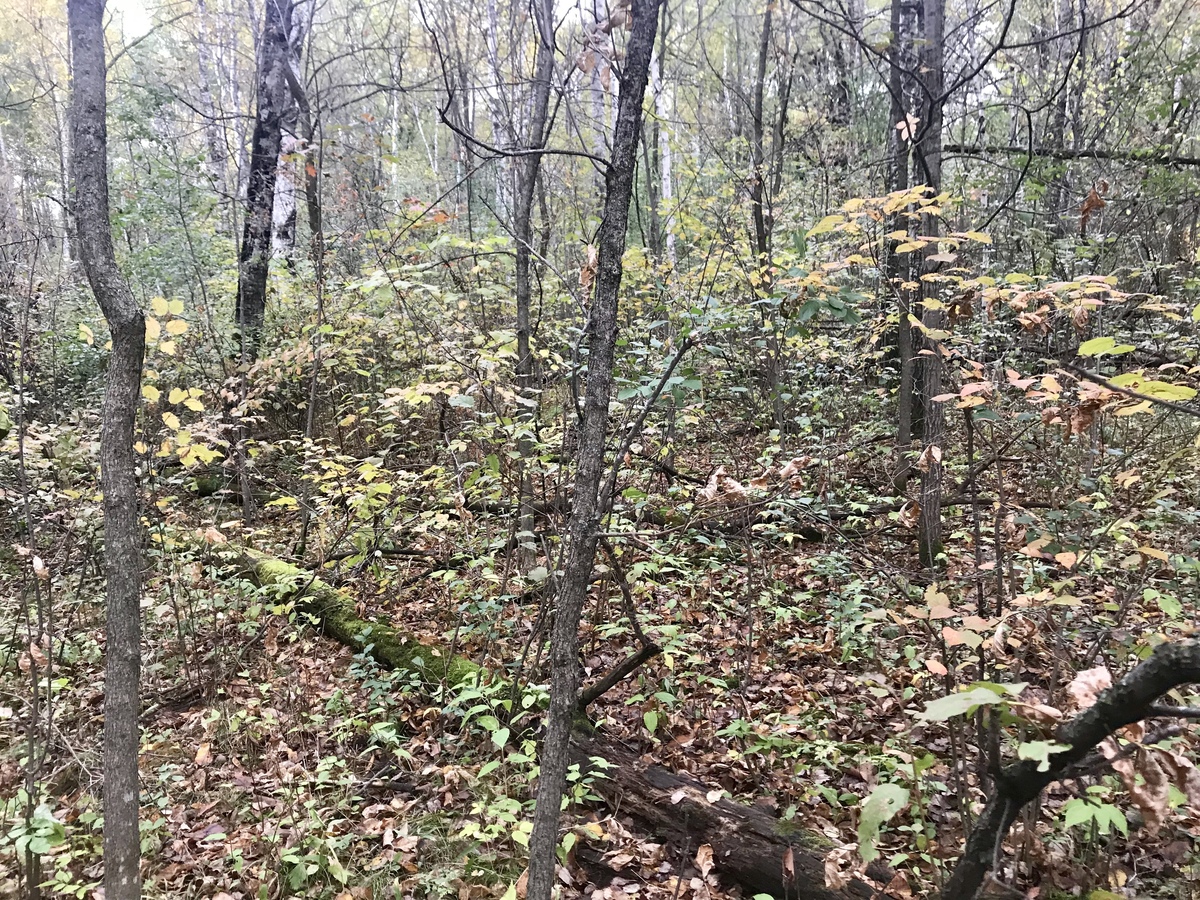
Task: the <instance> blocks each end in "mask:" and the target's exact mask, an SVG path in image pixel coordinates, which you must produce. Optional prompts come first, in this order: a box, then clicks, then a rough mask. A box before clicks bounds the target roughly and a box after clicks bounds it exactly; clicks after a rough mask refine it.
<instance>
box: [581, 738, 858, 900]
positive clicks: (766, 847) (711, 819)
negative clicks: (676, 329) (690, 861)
mask: <svg viewBox="0 0 1200 900" xmlns="http://www.w3.org/2000/svg"><path fill="white" fill-rule="evenodd" d="M571 751H572V755H573V759H572V762H575V763H578V764H579V767H580V771H583V772H591V773H594V774H595V775H597V776H603V777H597V778H595V780H594V781H593V782H592V784H591V787H592V790H593V791H595V792H596V793H597V794H598V795H599V796H600V797H602V798H603V799H604V801H605V803H606V804H607V805H608V807H609V808H610V809H612V810H615V811H618V812H619V813H620V814H621V815H627V816H629V817H631V818H632V819H634V820H636V821H637V822H639V823H640V824H642V825H643V826H645V827H647V828H648V829H649V830H650V831H651V832H653V833H654V834H655V835H656V836H657V837H659V838H662V839H664V840H666V841H669V842H670V843H671V844H673V845H675V846H676V847H677V848H682V849H683V851H684V852H686V853H687V854H688V857H689V858H690V857H691V856H692V855H694V854H695V852H696V850H697V849H698V848H699V847H700V846H701V845H703V844H708V845H709V846H710V847H712V851H713V854H712V855H713V863H714V865H715V867H716V869H717V871H718V872H720V874H721V876H722V877H723V878H725V879H726V880H728V881H732V882H735V883H737V884H739V885H741V886H742V888H743V889H746V891H747V893H748V894H769V895H770V896H772V897H775V898H779V900H782V898H789V900H860V898H867V897H872V896H875V895H876V891H875V890H874V889H873V888H872V887H871V886H870V885H868V884H867V883H866V882H864V881H859V880H852V881H851V882H850V884H849V885H847V886H846V887H845V888H843V889H840V890H834V889H832V888H827V887H826V886H825V854H826V852H827V851H829V850H831V849H833V846H834V845H833V844H832V843H831V842H830V841H829V840H828V839H826V838H825V837H824V836H823V835H821V834H818V833H817V832H814V831H812V830H811V829H808V828H804V827H803V826H798V825H796V824H794V823H791V822H786V821H784V820H782V819H777V818H775V817H774V816H772V815H771V814H770V813H769V812H767V811H766V810H764V809H759V808H757V807H754V806H747V805H745V804H741V803H735V802H734V801H732V800H725V799H721V800H717V801H716V802H715V803H713V802H710V801H709V800H708V797H707V795H708V793H709V790H710V789H709V787H707V786H705V785H704V784H702V783H701V782H699V781H697V780H696V779H695V778H692V777H691V776H689V775H685V774H680V773H678V772H673V771H671V770H670V769H666V768H663V767H662V766H657V765H653V764H647V763H645V762H643V761H642V760H641V758H640V757H639V756H638V755H637V754H635V753H631V752H630V751H628V750H626V749H623V748H621V747H619V746H617V745H616V744H614V743H613V742H612V741H610V740H605V739H603V738H601V737H596V736H586V735H581V734H576V735H575V737H574V738H573V740H572V744H571ZM595 757H600V758H602V759H604V760H606V761H607V762H608V763H609V766H608V767H600V766H596V765H594V764H593V763H592V759H593V758H595Z"/></svg>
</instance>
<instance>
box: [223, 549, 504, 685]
mask: <svg viewBox="0 0 1200 900" xmlns="http://www.w3.org/2000/svg"><path fill="white" fill-rule="evenodd" d="M241 563H242V566H243V568H244V569H245V571H246V572H247V574H249V575H250V577H251V578H252V579H253V580H254V581H255V583H256V584H260V585H262V586H263V587H273V588H278V589H280V593H281V597H282V598H283V599H285V600H292V601H294V602H295V604H296V609H297V610H299V611H301V612H304V613H308V614H309V615H311V616H313V617H314V618H316V619H317V620H318V621H319V622H320V626H321V630H322V631H323V632H324V633H325V634H327V635H329V636H330V637H331V638H333V639H334V640H336V641H338V642H340V643H342V644H345V645H346V646H347V647H351V648H353V649H355V650H358V651H362V650H364V649H367V650H368V653H367V655H368V656H370V657H371V658H372V659H374V660H375V661H376V662H378V663H379V664H380V665H382V666H387V667H388V668H389V669H395V670H397V671H400V672H409V673H413V674H416V675H419V676H421V677H422V678H423V679H425V680H426V681H429V682H433V683H439V684H440V683H442V682H447V683H449V684H451V685H455V684H461V683H462V682H464V681H467V680H468V679H471V678H476V677H478V676H479V675H480V674H481V671H482V670H481V668H480V667H479V666H478V665H476V664H475V663H473V662H471V661H470V660H469V659H466V658H465V657H462V656H455V655H452V654H450V653H448V652H446V651H444V650H442V649H441V648H439V647H432V646H430V645H428V644H426V643H423V642H421V641H420V640H418V639H417V638H416V637H415V636H414V635H410V634H405V633H404V632H402V631H400V630H398V629H396V628H393V627H392V626H391V625H389V624H387V623H386V622H369V621H367V620H366V619H363V618H362V617H361V616H360V615H359V614H358V611H357V608H356V604H355V602H354V599H353V598H352V597H350V596H349V595H348V594H347V593H345V592H344V591H341V590H338V589H337V588H335V587H333V586H332V585H330V584H328V583H326V582H324V581H322V580H321V579H320V578H317V577H316V576H315V575H313V573H311V572H307V571H305V570H304V569H300V568H297V567H296V566H293V565H291V564H290V563H286V562H284V561H283V560H280V559H275V558H274V557H271V556H267V555H266V554H263V553H258V552H256V551H253V550H243V551H241ZM368 648H369V649H368Z"/></svg>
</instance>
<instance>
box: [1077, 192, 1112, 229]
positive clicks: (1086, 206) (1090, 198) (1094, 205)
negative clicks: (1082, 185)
mask: <svg viewBox="0 0 1200 900" xmlns="http://www.w3.org/2000/svg"><path fill="white" fill-rule="evenodd" d="M1106 206H1108V203H1107V202H1106V201H1105V199H1104V198H1103V197H1101V196H1100V194H1099V192H1098V191H1097V190H1096V189H1095V188H1092V189H1091V190H1090V191H1089V192H1088V195H1087V198H1086V199H1085V200H1084V201H1083V205H1082V206H1080V207H1079V232H1080V234H1082V233H1083V232H1084V231H1085V230H1086V229H1087V225H1088V220H1089V219H1091V217H1092V214H1093V213H1095V212H1097V211H1099V210H1101V209H1104V207H1106Z"/></svg>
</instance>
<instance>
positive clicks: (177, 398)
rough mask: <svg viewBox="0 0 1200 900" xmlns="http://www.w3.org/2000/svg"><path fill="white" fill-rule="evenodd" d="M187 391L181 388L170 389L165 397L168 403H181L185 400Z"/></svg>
mask: <svg viewBox="0 0 1200 900" xmlns="http://www.w3.org/2000/svg"><path fill="white" fill-rule="evenodd" d="M187 396H188V394H187V391H185V390H183V389H182V388H171V393H170V394H168V395H167V402H168V403H181V402H182V401H184V400H186V399H187Z"/></svg>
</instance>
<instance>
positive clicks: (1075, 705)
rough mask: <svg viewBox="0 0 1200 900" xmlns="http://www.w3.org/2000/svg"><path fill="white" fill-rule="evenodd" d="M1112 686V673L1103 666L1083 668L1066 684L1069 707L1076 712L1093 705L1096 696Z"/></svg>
mask: <svg viewBox="0 0 1200 900" xmlns="http://www.w3.org/2000/svg"><path fill="white" fill-rule="evenodd" d="M1110 687H1112V674H1111V673H1110V672H1109V671H1108V669H1107V668H1106V667H1105V666H1096V667H1095V668H1092V669H1084V670H1083V671H1082V672H1080V673H1079V674H1078V675H1076V676H1075V678H1074V679H1073V680H1072V681H1071V683H1070V684H1069V685H1067V697H1069V698H1070V700H1071V708H1072V709H1073V710H1074V711H1076V712H1082V711H1083V710H1085V709H1088V708H1089V707H1091V706H1093V705H1095V703H1096V698H1097V697H1099V696H1100V694H1101V693H1102V692H1103V691H1105V690H1107V689H1108V688H1110Z"/></svg>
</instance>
